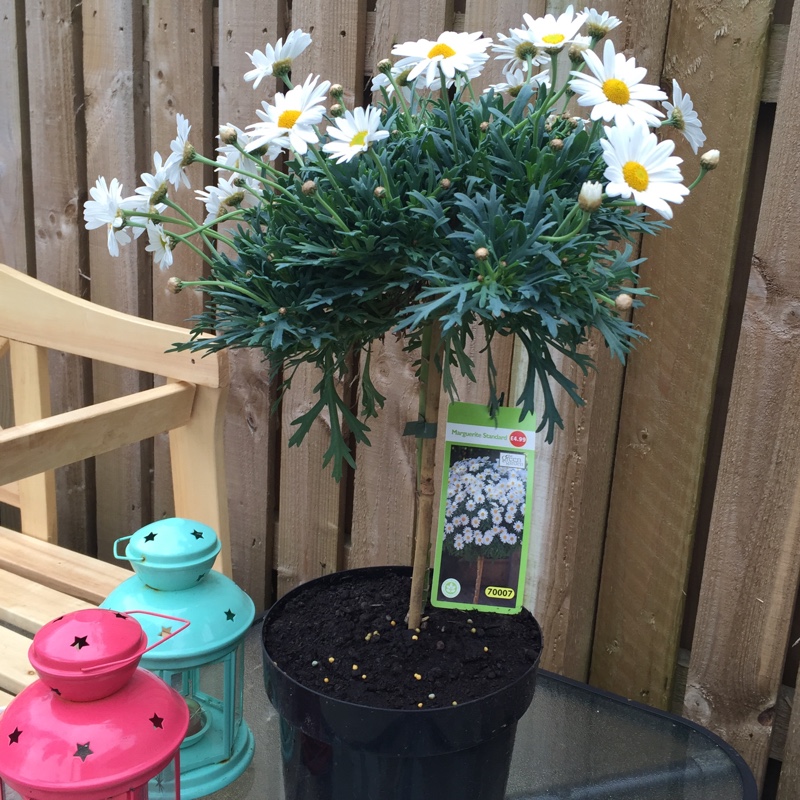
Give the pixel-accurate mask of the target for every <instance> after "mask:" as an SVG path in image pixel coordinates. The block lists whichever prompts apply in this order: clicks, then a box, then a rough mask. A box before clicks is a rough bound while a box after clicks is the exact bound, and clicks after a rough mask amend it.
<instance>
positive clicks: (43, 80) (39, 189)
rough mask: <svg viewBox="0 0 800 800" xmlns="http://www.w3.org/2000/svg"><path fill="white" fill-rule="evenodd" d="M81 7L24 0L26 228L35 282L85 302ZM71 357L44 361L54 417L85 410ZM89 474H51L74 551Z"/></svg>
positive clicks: (86, 516)
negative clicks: (31, 233) (29, 213)
mask: <svg viewBox="0 0 800 800" xmlns="http://www.w3.org/2000/svg"><path fill="white" fill-rule="evenodd" d="M80 13H81V12H80V3H77V2H75V0H48V2H44V0H29V2H28V3H27V4H26V17H27V19H26V24H27V56H28V59H27V70H28V90H29V98H30V123H29V126H28V136H29V137H30V144H31V170H32V180H33V191H34V198H33V224H34V230H35V238H36V274H37V277H39V278H40V279H41V280H43V281H45V283H49V284H52V285H53V286H57V287H58V288H60V289H63V290H65V291H67V292H70V293H71V294H74V295H79V296H86V294H87V293H88V281H87V280H86V278H87V277H88V276H87V275H86V272H85V270H86V260H85V255H86V236H85V231H84V230H83V225H82V219H81V205H82V200H83V196H84V194H85V184H84V180H85V177H84V176H85V136H84V116H83V110H82V105H83V86H82V84H81V73H82V69H81V64H80V37H81V24H80V23H81V17H80ZM88 366H89V365H87V364H85V363H83V362H82V361H81V360H80V359H78V358H76V357H74V356H67V355H63V354H59V355H58V356H56V357H55V358H53V359H52V361H51V385H52V386H58V387H59V392H58V394H57V396H56V397H54V402H53V413H59V412H61V411H66V410H67V409H70V408H74V407H76V406H82V405H86V404H87V401H89V399H90V397H91V394H90V392H91V384H90V371H89V369H88ZM93 478H94V475H93V470H92V468H91V464H86V463H79V464H73V465H71V466H68V467H64V468H63V469H60V470H58V471H57V474H56V482H57V490H58V496H59V500H60V502H59V514H58V529H59V541H60V542H61V544H64V545H67V546H69V547H72V548H74V549H77V550H84V549H86V548H87V547H89V546H93V542H92V540H93V534H94V531H93V527H94V520H93V515H92V516H90V513H89V508H90V506H91V504H92V502H93V499H94V498H93V490H94V487H93Z"/></svg>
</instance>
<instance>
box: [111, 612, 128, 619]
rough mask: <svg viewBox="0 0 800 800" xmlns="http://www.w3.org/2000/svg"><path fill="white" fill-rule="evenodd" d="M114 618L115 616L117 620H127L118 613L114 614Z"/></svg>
mask: <svg viewBox="0 0 800 800" xmlns="http://www.w3.org/2000/svg"><path fill="white" fill-rule="evenodd" d="M114 616H115V617H116V618H117V619H128V618H127V617H126V616H125V615H124V614H120V613H119V611H117V613H116V614H114Z"/></svg>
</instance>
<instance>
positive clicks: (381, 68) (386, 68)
mask: <svg viewBox="0 0 800 800" xmlns="http://www.w3.org/2000/svg"><path fill="white" fill-rule="evenodd" d="M391 71H392V62H391V61H390V60H389V59H388V58H384V59H382V60H381V61H379V62H378V72H382V73H383V74H384V75H388V74H389V73H390V72H391Z"/></svg>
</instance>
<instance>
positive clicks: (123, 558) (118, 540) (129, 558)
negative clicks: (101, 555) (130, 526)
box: [114, 534, 144, 561]
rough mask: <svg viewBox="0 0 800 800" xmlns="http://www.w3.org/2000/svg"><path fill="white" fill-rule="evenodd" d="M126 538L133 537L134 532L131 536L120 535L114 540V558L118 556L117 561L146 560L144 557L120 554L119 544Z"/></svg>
mask: <svg viewBox="0 0 800 800" xmlns="http://www.w3.org/2000/svg"><path fill="white" fill-rule="evenodd" d="M126 539H133V534H131V535H130V536H120V538H119V539H117V540H116V541H115V542H114V558H116V559H117V561H144V559H143V558H135V557H130V556H126V555H120V554H119V553H118V552H117V545H118V544H119V543H120V542H124V541H125V540H126Z"/></svg>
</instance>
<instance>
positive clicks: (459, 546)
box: [453, 534, 464, 550]
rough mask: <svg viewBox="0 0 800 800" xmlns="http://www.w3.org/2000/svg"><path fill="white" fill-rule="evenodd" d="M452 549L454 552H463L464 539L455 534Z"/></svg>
mask: <svg viewBox="0 0 800 800" xmlns="http://www.w3.org/2000/svg"><path fill="white" fill-rule="evenodd" d="M453 547H455V549H456V550H463V549H464V538H463V537H462V536H460V535H458V534H456V536H455V538H454V539H453Z"/></svg>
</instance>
